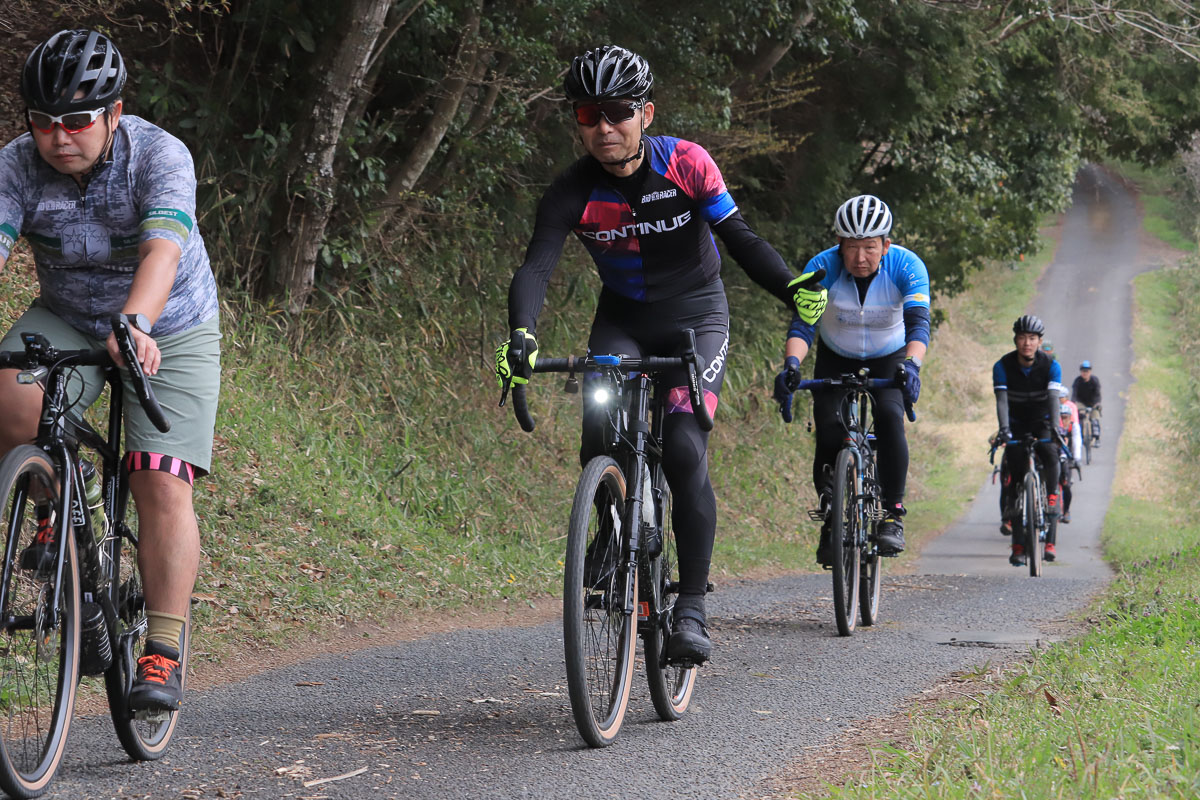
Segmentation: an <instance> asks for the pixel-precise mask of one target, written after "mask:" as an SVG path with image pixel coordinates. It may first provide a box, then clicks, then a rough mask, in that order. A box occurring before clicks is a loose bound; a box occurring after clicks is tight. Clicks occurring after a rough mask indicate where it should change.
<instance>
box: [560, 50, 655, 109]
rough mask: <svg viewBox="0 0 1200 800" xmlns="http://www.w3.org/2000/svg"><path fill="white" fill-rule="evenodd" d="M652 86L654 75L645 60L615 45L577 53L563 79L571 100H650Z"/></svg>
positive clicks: (583, 101) (579, 101)
mask: <svg viewBox="0 0 1200 800" xmlns="http://www.w3.org/2000/svg"><path fill="white" fill-rule="evenodd" d="M653 89H654V74H653V73H652V72H650V65H649V64H647V63H646V59H644V58H642V57H641V56H639V55H638V54H637V53H634V52H632V51H630V50H626V49H625V48H624V47H617V46H616V45H613V44H606V45H603V46H601V47H597V48H594V49H592V50H588V51H587V52H586V53H584V54H583V55H581V56H576V57H575V60H574V61H572V62H571V68H570V69H569V70H567V75H566V77H565V78H563V92H564V93H565V94H566V95H567V99H568V100H570V101H571V102H572V103H585V102H594V101H598V100H622V99H625V98H630V99H633V100H649V99H650V96H651V92H652V90H653Z"/></svg>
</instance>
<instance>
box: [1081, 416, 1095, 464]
mask: <svg viewBox="0 0 1200 800" xmlns="http://www.w3.org/2000/svg"><path fill="white" fill-rule="evenodd" d="M1080 428H1081V430H1080V435H1081V437H1082V438H1083V454H1084V459H1085V460H1086V462H1087V463H1088V464H1091V463H1092V421H1091V420H1090V419H1085V420H1084V423H1083V425H1081V426H1080Z"/></svg>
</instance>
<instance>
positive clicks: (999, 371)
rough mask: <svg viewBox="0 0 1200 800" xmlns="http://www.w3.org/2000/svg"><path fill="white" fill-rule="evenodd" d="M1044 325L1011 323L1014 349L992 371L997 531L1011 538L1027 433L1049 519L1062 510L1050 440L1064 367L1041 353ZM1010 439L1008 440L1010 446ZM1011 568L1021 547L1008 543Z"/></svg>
mask: <svg viewBox="0 0 1200 800" xmlns="http://www.w3.org/2000/svg"><path fill="white" fill-rule="evenodd" d="M1045 332H1046V326H1045V325H1044V324H1043V323H1042V321H1041V320H1040V319H1038V318H1037V317H1035V316H1032V315H1025V316H1023V317H1021V318H1020V319H1018V320H1017V321H1016V322H1014V323H1013V343H1014V344H1015V345H1016V349H1015V350H1013V351H1012V352H1010V353H1008V354H1007V355H1005V356H1004V357H1003V358H1001V359H1000V360H999V361H997V362H996V364H995V366H994V367H993V368H992V388H993V389H994V390H995V392H996V418H997V421H998V422H999V433H998V434H997V436H996V441H997V443H999V444H1001V445H1003V446H1004V457H1003V459H1002V460H1001V462H1000V514H1001V517H1002V519H1003V520H1004V522H1003V525H1002V526H1001V531H1002V532H1005V533H1012V522H1013V521H1014V520H1015V519H1016V516H1017V504H1016V493H1017V491H1018V487H1020V485H1021V482H1022V481H1024V480H1025V468H1026V464H1027V461H1028V459H1027V457H1026V454H1025V453H1024V452H1023V449H1022V448H1021V446H1020V444H1019V441H1016V440H1019V439H1020V438H1021V437H1022V436H1024V435H1025V434H1032V435H1033V436H1034V437H1035V438H1036V439H1037V442H1038V443H1037V445H1036V447H1037V452H1038V457H1039V460H1040V461H1041V465H1042V480H1043V482H1044V483H1045V485H1046V494H1047V504H1048V505H1049V513H1050V516H1051V517H1056V516H1058V514H1059V510H1060V509H1061V500H1060V497H1059V493H1058V491H1059V490H1058V478H1059V474H1058V473H1059V469H1058V444H1057V443H1056V442H1055V441H1054V433H1055V428H1056V427H1057V425H1058V419H1059V404H1058V391H1059V389H1061V388H1062V367H1061V366H1059V363H1058V362H1057V361H1055V360H1054V359H1052V358H1050V356H1048V355H1046V353H1045V352H1044V351H1043V350H1042V349H1041V343H1042V336H1043V335H1044V334H1045ZM1010 440H1011V441H1010ZM1009 563H1011V564H1012V565H1013V566H1017V567H1019V566H1023V565H1024V564H1025V545H1024V543H1023V542H1017V541H1014V542H1013V543H1012V554H1011V555H1010V556H1009Z"/></svg>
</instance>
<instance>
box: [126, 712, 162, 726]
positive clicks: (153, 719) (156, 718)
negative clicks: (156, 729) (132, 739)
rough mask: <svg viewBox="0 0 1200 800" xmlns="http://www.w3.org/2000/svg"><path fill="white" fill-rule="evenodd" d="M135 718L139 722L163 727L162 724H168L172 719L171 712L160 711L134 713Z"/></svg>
mask: <svg viewBox="0 0 1200 800" xmlns="http://www.w3.org/2000/svg"><path fill="white" fill-rule="evenodd" d="M133 718H134V719H136V720H137V721H138V722H149V723H152V724H154V725H161V724H162V723H164V722H167V721H169V720H170V719H171V712H170V711H158V710H155V711H149V710H143V711H135V712H133Z"/></svg>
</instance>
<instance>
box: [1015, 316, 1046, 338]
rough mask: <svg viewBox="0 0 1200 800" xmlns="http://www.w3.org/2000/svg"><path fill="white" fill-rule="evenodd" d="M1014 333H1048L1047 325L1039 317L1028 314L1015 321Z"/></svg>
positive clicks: (1041, 334)
mask: <svg viewBox="0 0 1200 800" xmlns="http://www.w3.org/2000/svg"><path fill="white" fill-rule="evenodd" d="M1013 333H1014V334H1021V333H1036V334H1037V335H1038V336H1043V335H1045V333H1046V326H1045V325H1043V324H1042V321H1041V320H1040V319H1038V318H1037V317H1035V316H1033V315H1032V314H1026V315H1025V316H1023V317H1021V318H1020V319H1018V320H1017V321H1016V322H1014V323H1013Z"/></svg>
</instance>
